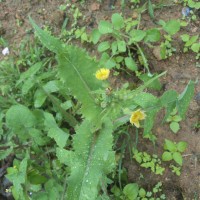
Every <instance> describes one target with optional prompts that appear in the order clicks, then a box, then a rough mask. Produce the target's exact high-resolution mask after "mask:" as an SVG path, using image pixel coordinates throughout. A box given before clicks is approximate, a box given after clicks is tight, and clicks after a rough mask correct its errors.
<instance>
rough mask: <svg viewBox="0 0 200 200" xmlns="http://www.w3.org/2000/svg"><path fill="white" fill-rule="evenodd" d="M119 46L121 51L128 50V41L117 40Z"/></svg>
mask: <svg viewBox="0 0 200 200" xmlns="http://www.w3.org/2000/svg"><path fill="white" fill-rule="evenodd" d="M117 47H118V51H119V52H120V53H121V52H122V53H123V52H126V42H125V41H124V40H120V41H117Z"/></svg>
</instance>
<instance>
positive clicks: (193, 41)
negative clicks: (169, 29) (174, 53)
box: [185, 35, 199, 47]
mask: <svg viewBox="0 0 200 200" xmlns="http://www.w3.org/2000/svg"><path fill="white" fill-rule="evenodd" d="M198 37H199V36H198V35H193V36H192V37H191V38H190V39H189V40H188V41H187V42H186V43H185V46H186V47H189V46H191V45H192V44H194V43H195V42H196V41H197V40H198Z"/></svg>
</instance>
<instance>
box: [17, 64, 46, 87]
mask: <svg viewBox="0 0 200 200" xmlns="http://www.w3.org/2000/svg"><path fill="white" fill-rule="evenodd" d="M42 66H43V63H42V62H37V63H35V64H34V65H33V66H31V67H30V68H28V69H27V70H26V71H25V72H23V73H21V75H20V78H19V80H18V81H17V83H16V85H18V84H20V83H21V82H23V81H25V80H26V79H29V78H30V77H34V75H35V74H36V73H37V72H38V71H39V70H40V69H41V68H42Z"/></svg>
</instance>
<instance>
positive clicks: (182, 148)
mask: <svg viewBox="0 0 200 200" xmlns="http://www.w3.org/2000/svg"><path fill="white" fill-rule="evenodd" d="M187 146H188V144H187V142H179V143H178V144H177V150H178V151H179V152H181V153H183V152H184V151H185V150H186V148H187Z"/></svg>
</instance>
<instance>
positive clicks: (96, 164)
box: [57, 119, 115, 200]
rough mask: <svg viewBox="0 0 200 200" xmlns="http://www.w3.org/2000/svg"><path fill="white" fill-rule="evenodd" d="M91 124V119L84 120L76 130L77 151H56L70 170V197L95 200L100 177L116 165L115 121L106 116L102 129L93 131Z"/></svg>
mask: <svg viewBox="0 0 200 200" xmlns="http://www.w3.org/2000/svg"><path fill="white" fill-rule="evenodd" d="M91 126H92V124H91V122H89V121H88V120H85V121H84V122H83V123H82V124H81V125H80V126H79V127H78V128H77V129H76V134H75V136H74V138H73V149H74V151H67V150H64V149H58V150H57V156H58V159H59V160H60V161H61V162H64V163H65V164H67V165H68V166H69V167H70V169H71V175H70V177H69V178H68V187H67V199H68V200H76V199H77V200H78V199H84V200H91V199H96V198H97V196H98V188H99V187H98V185H99V184H100V180H102V178H103V177H104V176H105V175H106V174H108V173H110V172H111V171H112V169H113V167H114V166H115V161H114V159H115V154H114V152H113V151H112V141H113V138H112V129H113V126H112V122H110V121H109V120H108V119H105V123H103V126H102V129H101V130H99V131H98V132H96V133H93V132H91ZM65 153H66V154H65Z"/></svg>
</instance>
